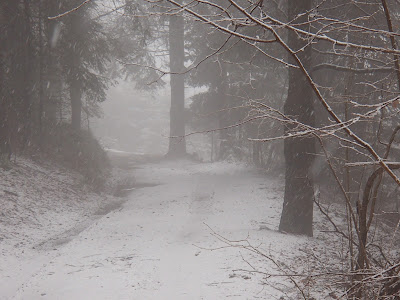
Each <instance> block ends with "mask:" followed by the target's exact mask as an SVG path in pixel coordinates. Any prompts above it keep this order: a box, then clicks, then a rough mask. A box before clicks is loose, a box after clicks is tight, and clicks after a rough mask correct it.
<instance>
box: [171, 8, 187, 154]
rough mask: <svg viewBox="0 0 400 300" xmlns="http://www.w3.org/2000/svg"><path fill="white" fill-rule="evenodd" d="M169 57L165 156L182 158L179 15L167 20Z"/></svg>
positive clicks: (181, 22) (182, 47) (181, 33)
mask: <svg viewBox="0 0 400 300" xmlns="http://www.w3.org/2000/svg"><path fill="white" fill-rule="evenodd" d="M169 57H170V70H171V73H172V74H171V83H170V84H171V110H170V136H171V137H172V138H170V139H169V149H168V154H167V156H169V157H174V158H178V157H183V156H185V154H186V141H185V78H184V74H183V72H184V69H185V66H184V62H185V45H184V20H183V16H182V15H181V14H177V15H171V16H170V18H169Z"/></svg>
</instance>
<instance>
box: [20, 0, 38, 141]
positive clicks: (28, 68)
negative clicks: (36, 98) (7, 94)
mask: <svg viewBox="0 0 400 300" xmlns="http://www.w3.org/2000/svg"><path fill="white" fill-rule="evenodd" d="M31 23H32V22H31V3H30V0H24V33H23V37H22V41H23V43H24V44H23V45H24V47H23V50H24V54H23V55H24V58H23V61H24V63H23V66H24V67H23V75H22V76H23V81H22V82H21V84H22V85H23V86H21V87H22V88H23V99H22V112H23V113H22V118H21V119H20V123H21V127H22V128H23V132H22V134H23V137H22V141H21V142H22V148H23V149H24V148H25V147H26V146H29V145H30V143H31V138H32V128H31V127H32V107H33V90H34V89H35V87H34V85H35V83H34V79H33V71H34V60H35V57H34V49H33V46H32V39H33V37H32V32H31V30H32V24H31Z"/></svg>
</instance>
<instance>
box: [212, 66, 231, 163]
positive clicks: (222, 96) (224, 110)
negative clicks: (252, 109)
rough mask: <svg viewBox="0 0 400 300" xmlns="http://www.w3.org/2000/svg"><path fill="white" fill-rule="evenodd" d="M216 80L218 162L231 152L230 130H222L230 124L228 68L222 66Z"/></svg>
mask: <svg viewBox="0 0 400 300" xmlns="http://www.w3.org/2000/svg"><path fill="white" fill-rule="evenodd" d="M218 72H219V73H220V74H218V76H217V79H216V88H215V89H216V92H217V99H216V100H217V108H218V114H217V118H218V128H219V131H218V133H219V150H218V156H217V160H223V159H224V158H226V156H227V152H228V150H229V129H222V128H225V127H227V126H228V125H229V124H228V123H229V122H228V120H229V110H228V105H227V98H226V85H227V78H226V68H225V66H224V65H223V64H221V69H220V70H219V71H218Z"/></svg>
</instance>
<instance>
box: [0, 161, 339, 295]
mask: <svg viewBox="0 0 400 300" xmlns="http://www.w3.org/2000/svg"><path fill="white" fill-rule="evenodd" d="M21 172H22V173H24V174H25V173H26V174H28V173H29V172H34V174H37V175H35V176H31V177H29V178H30V180H33V181H32V182H30V181H28V180H25V181H24V182H22V181H18V180H21V179H20V178H21V176H19V177H18V173H21ZM54 172H56V170H55V169H54V168H52V167H51V166H47V167H38V166H37V165H36V164H34V163H32V162H30V161H28V160H22V161H20V162H19V164H18V167H16V168H13V169H11V170H10V171H4V172H3V171H1V172H0V174H1V176H2V178H1V180H2V183H1V187H2V190H1V191H0V193H2V192H3V191H4V190H7V191H8V192H11V193H15V195H17V196H14V195H12V194H7V197H2V196H6V194H5V193H6V192H5V193H4V194H0V199H1V205H2V206H3V207H4V206H5V207H6V208H5V210H4V209H2V215H1V222H0V226H1V227H0V229H1V244H0V251H1V260H0V298H1V299H174V300H176V299H297V297H296V296H295V295H296V290H295V289H294V287H293V286H292V284H291V282H290V280H288V278H287V277H285V276H278V277H275V276H272V277H268V276H267V275H268V274H280V275H282V274H284V273H285V272H286V274H287V273H292V272H302V273H307V272H309V273H312V272H314V271H315V269H314V268H315V267H316V266H315V262H311V261H310V259H309V253H307V251H308V250H310V249H311V251H315V252H317V253H319V254H321V253H323V252H326V253H324V254H323V255H324V256H325V257H329V258H330V262H327V263H326V265H325V266H328V265H329V264H334V263H336V262H337V261H339V259H336V257H337V256H340V253H339V254H338V253H336V250H335V249H333V248H332V247H327V246H326V243H327V241H328V238H326V239H324V236H325V235H326V234H325V235H318V234H317V237H315V238H307V237H302V236H292V235H287V234H283V233H279V232H277V227H278V224H279V216H280V211H281V206H282V199H283V181H282V179H281V178H273V177H271V176H268V175H265V174H261V173H260V172H258V171H256V170H254V169H252V168H250V167H246V166H245V165H240V164H228V163H223V162H220V163H203V164H199V163H195V162H191V161H179V162H176V161H169V162H161V163H157V164H155V163H147V164H144V165H142V166H139V167H137V168H135V169H134V170H130V171H129V172H131V173H132V174H133V175H134V176H135V178H136V180H137V181H138V182H142V183H147V184H149V185H150V184H152V185H154V186H149V187H143V188H138V189H135V190H134V191H133V192H132V193H131V194H130V195H129V196H127V197H126V199H125V200H126V202H125V203H124V204H122V205H120V202H118V201H121V199H119V200H118V199H117V200H116V199H115V198H113V197H111V196H105V195H96V194H94V193H90V192H89V191H85V190H84V189H83V188H81V194H78V193H77V190H79V189H77V188H76V187H73V185H74V184H77V182H79V180H77V179H76V180H75V179H74V178H73V177H72V178H71V176H72V175H71V174H69V173H68V175H65V174H66V173H65V174H63V173H62V172H60V171H57V172H58V173H54ZM65 172H66V171H65ZM13 176H14V177H13ZM49 178H52V179H51V181H49V180H50V179H49ZM17 179H18V180H17ZM13 180H14V181H13ZM43 182H45V183H47V184H51V186H50V185H49V186H43ZM138 186H140V185H138ZM142 186H146V185H142ZM33 190H35V193H34V194H33V195H26V194H25V193H26V191H30V192H32V191H33ZM13 197H14V198H13ZM5 198H7V199H6V200H4V199H5ZM110 202H111V203H114V204H115V203H116V205H114V206H112V205H111V207H112V208H113V209H105V210H104V209H103V211H102V208H104V207H105V205H106V204H107V203H108V205H110ZM106 207H107V206H106ZM99 211H102V212H101V213H98V212H99ZM96 212H97V213H96ZM27 218H28V219H27ZM224 238H226V239H228V240H231V241H239V242H238V243H236V242H233V244H232V245H230V246H229V245H227V244H226V243H225V242H224ZM228 243H229V242H228ZM248 244H251V245H252V246H254V247H258V248H257V249H260V250H261V251H262V252H263V253H265V254H266V255H267V256H270V257H271V258H273V259H274V261H275V262H276V263H277V264H278V266H279V267H277V266H276V265H274V263H273V262H272V261H271V260H269V259H268V258H266V257H263V256H261V255H259V254H255V253H254V252H251V251H249V250H246V249H244V248H243V247H241V246H239V245H242V246H245V245H248ZM235 246H236V247H235ZM314 254H315V253H314ZM249 271H257V272H258V271H260V272H263V273H265V274H259V273H257V272H249ZM266 273H268V274H266ZM302 287H305V289H307V284H306V283H305V284H303V285H302ZM306 292H310V293H311V294H312V295H315V294H318V293H320V292H321V293H322V294H324V293H325V294H326V293H328V292H329V291H319V290H316V289H313V290H310V291H306ZM322 294H320V295H322ZM281 297H283V298H281ZM317 299H319V297H318V298H317ZM321 299H322V298H321Z"/></svg>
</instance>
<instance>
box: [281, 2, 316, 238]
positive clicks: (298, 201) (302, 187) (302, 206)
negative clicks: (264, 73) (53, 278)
mask: <svg viewBox="0 0 400 300" xmlns="http://www.w3.org/2000/svg"><path fill="white" fill-rule="evenodd" d="M311 5H312V1H311V0H298V1H289V7H288V17H289V20H293V19H295V18H297V19H296V20H295V21H294V23H303V22H305V23H306V22H307V20H308V19H307V14H304V13H305V12H307V11H308V10H310V9H311ZM302 14H304V15H302ZM299 16H300V17H299ZM300 27H301V28H302V29H304V30H309V26H308V25H302V26H300ZM288 43H289V46H290V48H291V49H292V50H295V51H297V50H299V49H300V48H302V47H303V46H305V43H306V41H305V40H303V39H301V38H299V37H298V36H297V35H296V34H295V33H293V32H292V31H290V33H289V41H288ZM297 55H298V57H299V58H300V60H301V61H302V62H303V65H304V67H305V68H306V69H307V70H310V65H311V47H310V46H307V47H306V48H305V49H304V50H303V51H299V52H298V53H297ZM290 62H291V63H292V64H295V62H294V59H292V58H290ZM312 98H313V93H312V89H311V86H310V85H309V83H308V82H307V81H306V78H305V76H304V75H303V74H302V73H301V71H300V70H299V69H295V68H290V69H289V91H288V97H287V100H286V103H285V106H284V113H285V114H286V115H287V116H290V117H292V118H294V119H296V120H298V121H300V122H302V123H304V124H308V125H311V126H313V125H314V107H313V99H312ZM294 129H295V128H294V127H293V126H286V127H285V132H288V131H291V130H294ZM314 153H315V141H314V140H313V139H312V138H310V137H307V138H304V137H296V138H287V139H285V142H284V155H285V160H286V175H285V195H284V203H283V210H282V216H281V221H280V224H279V230H280V231H284V232H288V233H294V234H305V235H309V236H312V234H313V230H312V222H313V199H314V185H313V181H312V178H311V176H312V175H311V174H310V166H311V164H312V161H313V158H314V155H313V154H314Z"/></svg>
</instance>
